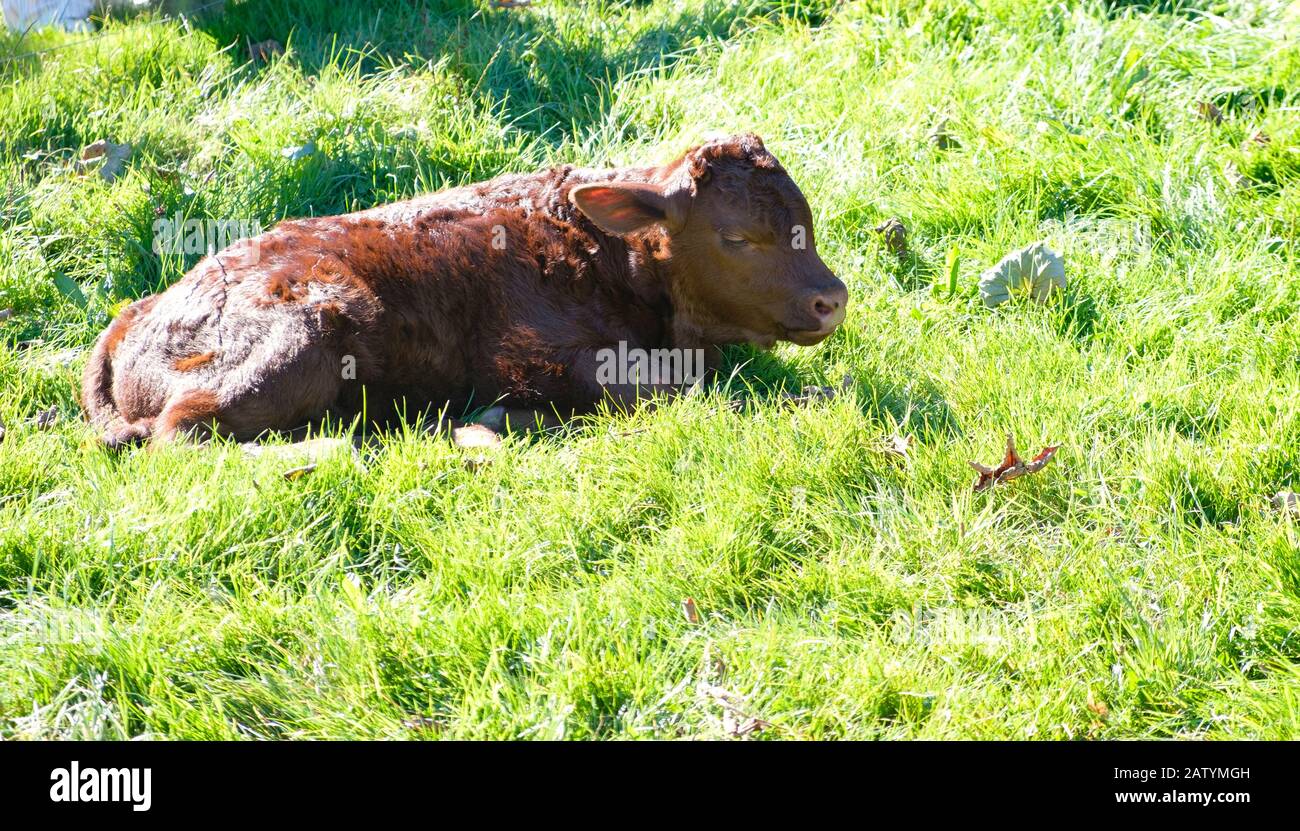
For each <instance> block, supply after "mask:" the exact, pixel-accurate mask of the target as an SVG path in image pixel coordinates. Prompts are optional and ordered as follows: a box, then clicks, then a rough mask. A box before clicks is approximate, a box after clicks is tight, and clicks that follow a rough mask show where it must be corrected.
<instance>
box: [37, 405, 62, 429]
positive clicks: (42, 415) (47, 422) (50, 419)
mask: <svg viewBox="0 0 1300 831" xmlns="http://www.w3.org/2000/svg"><path fill="white" fill-rule="evenodd" d="M58 420H59V408H58V407H50V408H49V409H48V410H41V411H40V412H39V413H37V414H36V418H34V419H32V423H33V424H34V425H36V429H37V430H48V429H50V428H51V427H53V426H54V423H55V422H56V421H58Z"/></svg>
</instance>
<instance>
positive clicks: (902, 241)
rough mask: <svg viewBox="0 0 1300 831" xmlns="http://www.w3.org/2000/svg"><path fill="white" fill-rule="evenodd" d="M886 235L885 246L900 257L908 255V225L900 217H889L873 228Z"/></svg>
mask: <svg viewBox="0 0 1300 831" xmlns="http://www.w3.org/2000/svg"><path fill="white" fill-rule="evenodd" d="M872 230H873V231H875V232H876V233H877V234H880V235H881V236H883V237H884V240H885V247H886V248H888V249H889V250H890V251H892V252H894V254H896V255H897V256H899V257H903V256H906V255H907V226H905V225H903V220H901V219H899V218H898V217H893V218H892V219H887V220H885V221H884V222H882V223H880V224H879V225H877V226H876V227H875V228H873V229H872Z"/></svg>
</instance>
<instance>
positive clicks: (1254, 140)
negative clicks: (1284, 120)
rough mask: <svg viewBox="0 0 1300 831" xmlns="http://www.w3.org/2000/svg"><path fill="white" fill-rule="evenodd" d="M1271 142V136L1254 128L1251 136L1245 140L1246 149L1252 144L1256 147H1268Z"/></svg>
mask: <svg viewBox="0 0 1300 831" xmlns="http://www.w3.org/2000/svg"><path fill="white" fill-rule="evenodd" d="M1272 143H1273V137H1272V136H1270V135H1269V134H1268V133H1266V132H1264V131H1263V130H1256V131H1255V132H1254V133H1253V134H1251V137H1250V138H1249V139H1247V140H1246V149H1248V150H1249V149H1250V146H1251V145H1252V144H1253V145H1255V146H1256V147H1268V146H1269V145H1270V144H1272Z"/></svg>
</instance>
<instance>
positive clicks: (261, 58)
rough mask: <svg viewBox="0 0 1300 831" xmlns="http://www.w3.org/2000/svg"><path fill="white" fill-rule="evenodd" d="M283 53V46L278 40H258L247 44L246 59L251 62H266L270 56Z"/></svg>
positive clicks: (273, 56) (277, 55)
mask: <svg viewBox="0 0 1300 831" xmlns="http://www.w3.org/2000/svg"><path fill="white" fill-rule="evenodd" d="M283 54H284V47H283V46H281V45H280V41H278V40H259V41H258V42H257V43H250V44H248V59H249V60H250V61H252V62H253V63H266V62H268V61H270V60H271V58H278V57H280V56H281V55H283Z"/></svg>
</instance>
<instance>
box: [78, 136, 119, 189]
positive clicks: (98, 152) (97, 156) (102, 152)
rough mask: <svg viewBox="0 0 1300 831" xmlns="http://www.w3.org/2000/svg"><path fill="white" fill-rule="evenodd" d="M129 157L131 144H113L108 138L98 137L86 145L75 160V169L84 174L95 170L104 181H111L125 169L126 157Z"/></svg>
mask: <svg viewBox="0 0 1300 831" xmlns="http://www.w3.org/2000/svg"><path fill="white" fill-rule="evenodd" d="M130 158H131V145H129V144H114V143H113V142H111V141H109V140H108V139H100V140H99V141H97V142H95V143H94V144H89V145H86V147H85V148H84V149H82V151H81V158H80V159H78V160H77V163H76V171H77V173H78V174H81V175H84V174H86V173H89V172H90V171H91V170H97V171H98V172H99V176H100V178H101V179H103V180H104V181H105V182H112V181H114V180H116V179H117V177H118V176H121V175H122V171H124V170H125V169H126V162H127V159H130Z"/></svg>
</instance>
